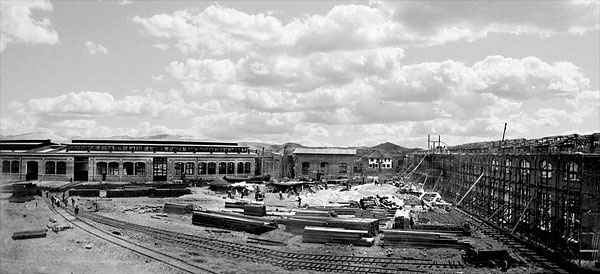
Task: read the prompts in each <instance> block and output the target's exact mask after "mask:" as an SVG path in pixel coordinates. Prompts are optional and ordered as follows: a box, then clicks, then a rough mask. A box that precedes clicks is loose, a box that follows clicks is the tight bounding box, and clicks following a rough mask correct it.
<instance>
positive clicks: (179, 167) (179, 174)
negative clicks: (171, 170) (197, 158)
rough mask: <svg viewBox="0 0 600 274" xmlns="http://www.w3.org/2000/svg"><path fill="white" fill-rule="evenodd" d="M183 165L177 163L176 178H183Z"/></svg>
mask: <svg viewBox="0 0 600 274" xmlns="http://www.w3.org/2000/svg"><path fill="white" fill-rule="evenodd" d="M183 168H184V166H183V163H182V162H177V163H175V176H181V172H182V171H183Z"/></svg>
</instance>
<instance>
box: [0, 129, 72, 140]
mask: <svg viewBox="0 0 600 274" xmlns="http://www.w3.org/2000/svg"><path fill="white" fill-rule="evenodd" d="M0 139H3V140H46V139H50V140H52V142H56V143H66V142H70V141H71V138H69V137H67V136H62V135H58V134H56V133H52V132H45V131H41V132H29V133H24V134H15V135H0Z"/></svg>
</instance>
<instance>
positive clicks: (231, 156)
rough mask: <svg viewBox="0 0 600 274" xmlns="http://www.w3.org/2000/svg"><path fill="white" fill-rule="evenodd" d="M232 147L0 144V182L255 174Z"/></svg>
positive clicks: (248, 157)
mask: <svg viewBox="0 0 600 274" xmlns="http://www.w3.org/2000/svg"><path fill="white" fill-rule="evenodd" d="M257 157H258V155H257V153H255V152H253V151H251V150H250V149H249V148H248V147H244V146H239V145H238V144H237V143H224V142H197V141H183V140H178V141H167V140H97V139H95V140H73V141H72V142H71V143H66V144H57V143H53V142H51V141H50V140H0V161H1V162H2V173H1V177H0V181H2V182H10V181H20V180H56V181H72V180H74V181H109V182H147V181H171V180H178V179H181V178H186V179H215V178H222V177H223V176H225V175H229V176H240V177H244V176H251V175H255V170H256V163H257V160H256V158H257Z"/></svg>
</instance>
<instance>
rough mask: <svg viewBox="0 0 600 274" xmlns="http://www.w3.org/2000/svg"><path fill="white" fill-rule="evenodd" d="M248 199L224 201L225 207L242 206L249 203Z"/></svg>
mask: <svg viewBox="0 0 600 274" xmlns="http://www.w3.org/2000/svg"><path fill="white" fill-rule="evenodd" d="M249 203H250V202H248V201H235V202H225V208H242V209H243V208H244V206H245V205H247V204H249Z"/></svg>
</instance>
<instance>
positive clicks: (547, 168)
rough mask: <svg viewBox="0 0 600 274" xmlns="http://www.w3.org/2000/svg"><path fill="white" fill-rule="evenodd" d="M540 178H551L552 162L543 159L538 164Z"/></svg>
mask: <svg viewBox="0 0 600 274" xmlns="http://www.w3.org/2000/svg"><path fill="white" fill-rule="evenodd" d="M540 169H541V171H542V172H541V174H542V179H552V163H550V162H548V161H546V160H544V161H542V164H541V166H540Z"/></svg>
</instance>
